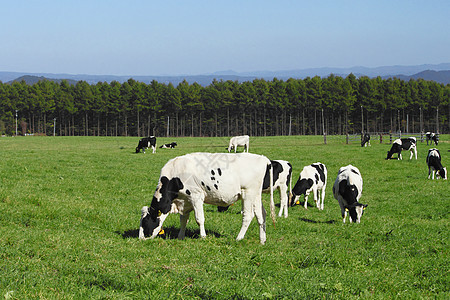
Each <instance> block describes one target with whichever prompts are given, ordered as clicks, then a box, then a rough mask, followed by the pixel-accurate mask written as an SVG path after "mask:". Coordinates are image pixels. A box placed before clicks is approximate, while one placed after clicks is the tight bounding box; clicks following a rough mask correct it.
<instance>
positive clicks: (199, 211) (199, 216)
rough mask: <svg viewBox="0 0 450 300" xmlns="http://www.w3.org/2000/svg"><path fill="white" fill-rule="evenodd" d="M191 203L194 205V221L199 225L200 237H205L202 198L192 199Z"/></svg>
mask: <svg viewBox="0 0 450 300" xmlns="http://www.w3.org/2000/svg"><path fill="white" fill-rule="evenodd" d="M192 204H193V206H194V215H195V221H196V222H197V224H198V226H199V227H200V237H202V238H204V237H206V230H205V213H204V211H203V199H201V198H200V199H196V200H194V201H193V203H192Z"/></svg>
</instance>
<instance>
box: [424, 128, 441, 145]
mask: <svg viewBox="0 0 450 300" xmlns="http://www.w3.org/2000/svg"><path fill="white" fill-rule="evenodd" d="M425 136H426V138H427V146H428V142H429V141H430V142H431V145H433V142H434V144H435V145H436V146H437V145H438V143H439V135H437V134H436V133H434V132H429V131H428V132H427V133H425Z"/></svg>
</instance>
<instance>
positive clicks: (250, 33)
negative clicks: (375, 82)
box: [0, 0, 450, 75]
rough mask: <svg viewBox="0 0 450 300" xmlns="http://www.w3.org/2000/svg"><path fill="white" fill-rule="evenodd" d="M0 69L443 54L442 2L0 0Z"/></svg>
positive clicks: (254, 66) (139, 70) (127, 69)
mask: <svg viewBox="0 0 450 300" xmlns="http://www.w3.org/2000/svg"><path fill="white" fill-rule="evenodd" d="M0 28H1V29H0V71H14V72H31V73H41V72H43V73H69V74H97V75H182V74H184V75H197V74H207V73H213V72H216V71H223V70H234V71H237V72H246V71H261V70H269V71H278V70H293V69H305V68H312V67H313V68H316V67H352V66H366V67H377V66H386V65H418V64H438V63H443V62H447V63H448V62H450V1H449V0H368V1H366V0H354V1H350V0H348V1H346V0H308V1H303V0H297V1H294V0H292V1H288V0H273V1H269V0H257V1H253V0H248V1H246V0H236V1H235V0H227V1H215V0H196V1H194V0H121V1H116V0H54V1H50V0H0Z"/></svg>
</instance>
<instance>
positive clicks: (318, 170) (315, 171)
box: [289, 162, 328, 210]
mask: <svg viewBox="0 0 450 300" xmlns="http://www.w3.org/2000/svg"><path fill="white" fill-rule="evenodd" d="M327 173H328V172H327V167H326V166H325V165H324V164H323V163H320V162H316V163H314V164H311V165H309V166H305V167H304V168H303V170H302V171H301V172H300V176H299V178H298V180H297V183H296V184H295V186H294V188H293V189H292V193H291V194H290V195H289V198H290V205H291V206H293V205H294V204H295V202H296V199H297V197H299V196H300V195H303V194H304V195H305V204H304V206H305V209H308V196H309V194H310V193H311V192H313V195H314V201H315V203H316V206H317V208H318V209H319V210H323V206H324V200H325V188H326V187H327ZM319 193H320V195H319ZM320 199H322V203H321V201H320Z"/></svg>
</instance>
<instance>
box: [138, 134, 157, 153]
mask: <svg viewBox="0 0 450 300" xmlns="http://www.w3.org/2000/svg"><path fill="white" fill-rule="evenodd" d="M149 147H152V150H153V153H155V152H156V137H154V136H153V135H152V136H149V137H145V138H142V139H140V140H139V144H138V146H137V147H136V153H139V152H140V151H141V149H142V153H145V149H147V148H149Z"/></svg>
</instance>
